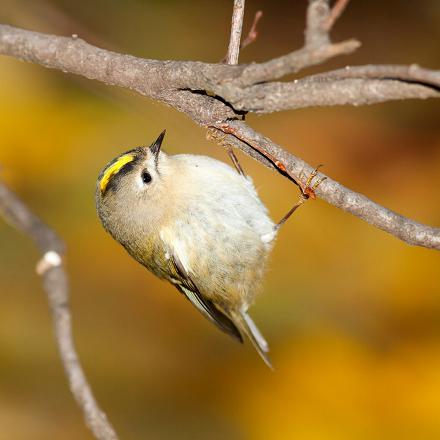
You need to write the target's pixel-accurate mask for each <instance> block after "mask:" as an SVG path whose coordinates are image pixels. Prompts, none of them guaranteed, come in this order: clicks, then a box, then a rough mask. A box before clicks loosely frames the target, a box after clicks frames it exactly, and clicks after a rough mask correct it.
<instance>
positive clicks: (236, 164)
mask: <svg viewBox="0 0 440 440" xmlns="http://www.w3.org/2000/svg"><path fill="white" fill-rule="evenodd" d="M228 155H229V157H230V158H231V160H232V163H233V164H234V167H235V169H236V170H237V173H238V174H241V175H242V176H243V177H246V174H245V173H244V171H243V168H242V167H241V165H240V162H239V161H238V159H237V156H236V155H235V153H234V150H233V149H232V148H231V147H228Z"/></svg>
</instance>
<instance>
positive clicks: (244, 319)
mask: <svg viewBox="0 0 440 440" xmlns="http://www.w3.org/2000/svg"><path fill="white" fill-rule="evenodd" d="M234 323H235V324H237V326H238V328H239V329H240V330H241V331H242V332H243V333H244V334H245V335H246V336H247V337H248V338H249V340H250V341H251V343H252V345H253V346H254V348H255V350H257V352H258V354H259V355H260V357H261V358H262V359H263V361H264V363H265V364H266V365H267V366H268V367H269V368H270V369H271V370H273V366H272V363H271V362H270V359H269V355H268V354H267V352H268V351H269V345H268V343H267V342H266V340H265V339H264V337H263V335H262V334H261V332H260V330H258V327H257V326H256V325H255V323H254V321H252V318H251V317H250V316H249V315H248V314H247V313H246V312H241V313H237V314H234Z"/></svg>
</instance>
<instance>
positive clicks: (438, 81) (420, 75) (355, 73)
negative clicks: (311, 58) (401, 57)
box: [308, 64, 440, 88]
mask: <svg viewBox="0 0 440 440" xmlns="http://www.w3.org/2000/svg"><path fill="white" fill-rule="evenodd" d="M347 78H371V79H396V80H402V81H407V82H411V83H417V84H423V85H426V86H433V87H436V88H440V71H438V70H431V69H425V68H423V67H420V66H419V65H418V64H411V65H410V66H402V65H398V64H383V65H381V64H369V65H366V66H347V67H345V69H338V70H333V71H331V72H325V73H320V74H318V75H313V76H309V77H308V79H309V80H336V79H347Z"/></svg>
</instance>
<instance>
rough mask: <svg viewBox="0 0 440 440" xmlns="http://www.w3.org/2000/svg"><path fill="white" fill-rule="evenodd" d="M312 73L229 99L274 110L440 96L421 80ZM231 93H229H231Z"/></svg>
mask: <svg viewBox="0 0 440 440" xmlns="http://www.w3.org/2000/svg"><path fill="white" fill-rule="evenodd" d="M311 78H312V77H310V79H309V78H304V79H303V80H296V81H293V82H289V83H280V82H278V83H276V82H273V83H266V84H261V85H256V86H251V87H248V88H246V89H245V90H244V91H243V93H242V94H241V95H238V94H237V95H238V96H237V98H236V99H229V102H230V103H231V104H232V105H233V106H234V108H235V109H236V110H241V111H247V112H254V113H271V112H275V111H282V110H292V109H299V108H306V107H320V106H334V105H354V106H359V105H367V104H376V103H379V102H386V101H393V100H398V99H427V98H439V97H440V92H439V91H438V90H436V89H433V88H431V87H426V86H424V85H420V84H417V83H405V82H401V81H398V80H394V79H361V78H353V79H337V80H334V81H333V80H328V81H314V80H311ZM228 96H229V95H228Z"/></svg>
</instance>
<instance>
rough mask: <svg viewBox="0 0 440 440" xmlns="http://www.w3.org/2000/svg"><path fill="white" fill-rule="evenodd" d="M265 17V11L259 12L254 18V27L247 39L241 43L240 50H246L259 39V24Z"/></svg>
mask: <svg viewBox="0 0 440 440" xmlns="http://www.w3.org/2000/svg"><path fill="white" fill-rule="evenodd" d="M262 17H263V11H257V12H256V13H255V16H254V21H253V22H252V26H251V28H250V30H249V33H248V34H247V36H246V38H245V39H244V40H243V42H242V43H241V46H240V49H244V48H245V47H247V46H249V45H250V44H252V43H253V42H254V41H255V40H256V39H257V38H258V23H259V21H260V20H261V18H262Z"/></svg>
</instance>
